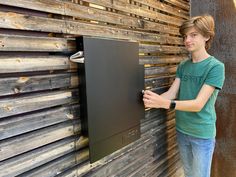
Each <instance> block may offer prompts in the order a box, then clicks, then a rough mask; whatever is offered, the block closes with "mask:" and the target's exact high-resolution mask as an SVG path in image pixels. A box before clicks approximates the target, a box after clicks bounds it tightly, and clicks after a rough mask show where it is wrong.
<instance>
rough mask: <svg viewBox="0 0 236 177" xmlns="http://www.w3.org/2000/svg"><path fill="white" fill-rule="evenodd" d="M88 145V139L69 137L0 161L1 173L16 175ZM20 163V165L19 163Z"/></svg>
mask: <svg viewBox="0 0 236 177" xmlns="http://www.w3.org/2000/svg"><path fill="white" fill-rule="evenodd" d="M86 145H88V139H85V138H83V137H78V138H76V137H70V138H66V139H63V140H61V141H58V142H55V143H52V144H49V145H46V146H43V147H41V148H38V149H35V150H33V151H30V152H27V153H24V154H22V155H20V156H16V157H13V158H10V159H8V160H5V161H3V162H0V170H1V175H3V176H16V175H19V174H21V173H24V172H26V171H29V170H31V169H33V168H36V167H38V166H40V165H43V164H45V163H48V162H50V161H52V160H54V159H56V158H59V157H62V156H65V155H66V154H68V153H71V152H73V151H76V150H78V149H79V147H80V148H81V147H85V146H86ZM19 164H21V165H19Z"/></svg>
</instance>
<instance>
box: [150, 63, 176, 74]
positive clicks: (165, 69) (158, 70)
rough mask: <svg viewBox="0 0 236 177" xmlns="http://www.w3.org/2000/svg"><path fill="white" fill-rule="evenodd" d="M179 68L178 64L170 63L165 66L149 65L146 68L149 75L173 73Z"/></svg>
mask: <svg viewBox="0 0 236 177" xmlns="http://www.w3.org/2000/svg"><path fill="white" fill-rule="evenodd" d="M176 70H177V66H176V65H170V66H165V67H149V68H145V76H147V77H151V76H152V77H153V76H155V75H160V74H162V75H164V74H173V73H175V72H176Z"/></svg>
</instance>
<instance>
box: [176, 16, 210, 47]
mask: <svg viewBox="0 0 236 177" xmlns="http://www.w3.org/2000/svg"><path fill="white" fill-rule="evenodd" d="M191 27H194V28H195V29H196V30H197V31H198V32H199V33H201V34H202V35H203V36H204V37H206V38H208V37H209V40H207V41H206V46H205V48H206V50H208V49H210V47H211V42H212V40H213V37H214V36H215V31H214V30H215V23H214V19H213V17H212V16H211V15H202V16H196V17H192V18H190V19H189V20H186V21H185V22H183V24H182V25H181V26H180V29H179V32H180V34H181V35H182V36H184V35H185V34H186V33H187V31H188V29H189V28H191Z"/></svg>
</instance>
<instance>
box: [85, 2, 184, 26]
mask: <svg viewBox="0 0 236 177" xmlns="http://www.w3.org/2000/svg"><path fill="white" fill-rule="evenodd" d="M85 1H86V2H90V3H94V4H98V5H101V6H105V7H110V8H114V9H116V10H120V11H124V12H126V13H129V14H135V15H138V16H141V17H146V18H150V19H154V20H158V21H162V22H165V23H169V24H174V25H180V24H181V23H182V22H183V19H180V18H176V17H171V16H168V15H165V14H162V13H159V12H157V11H150V10H147V9H145V8H142V7H137V6H136V5H133V4H129V3H127V1H126V0H116V1H106V0H85Z"/></svg>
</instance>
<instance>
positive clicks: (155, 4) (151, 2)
mask: <svg viewBox="0 0 236 177" xmlns="http://www.w3.org/2000/svg"><path fill="white" fill-rule="evenodd" d="M135 1H136V2H139V3H141V4H144V5H147V6H149V7H152V8H154V9H158V10H161V11H163V12H167V13H169V14H172V15H175V16H178V17H182V18H184V19H187V18H188V17H189V15H188V14H186V11H183V10H182V9H180V8H176V7H175V8H174V7H173V6H170V5H167V4H165V3H161V2H159V1H155V0H135Z"/></svg>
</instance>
